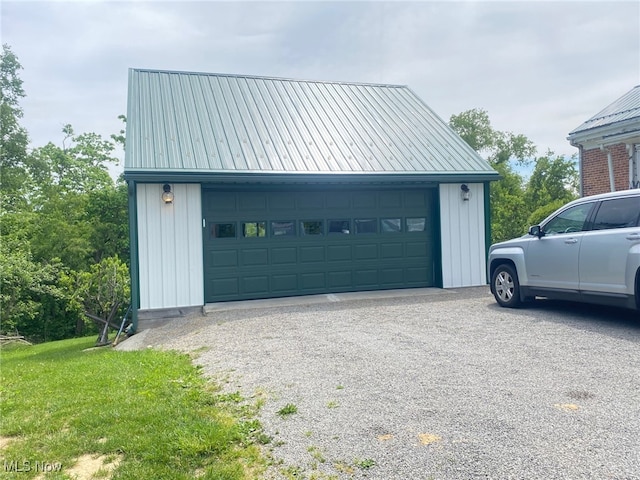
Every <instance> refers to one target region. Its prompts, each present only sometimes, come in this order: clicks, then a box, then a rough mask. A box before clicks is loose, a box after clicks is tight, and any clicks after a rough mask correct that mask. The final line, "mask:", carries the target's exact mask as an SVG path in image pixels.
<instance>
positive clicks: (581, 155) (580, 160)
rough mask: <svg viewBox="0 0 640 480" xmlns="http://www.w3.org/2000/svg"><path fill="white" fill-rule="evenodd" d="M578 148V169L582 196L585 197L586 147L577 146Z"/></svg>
mask: <svg viewBox="0 0 640 480" xmlns="http://www.w3.org/2000/svg"><path fill="white" fill-rule="evenodd" d="M575 146H577V147H578V168H579V169H580V196H581V197H584V175H583V173H582V172H583V171H584V165H583V163H584V147H583V146H582V145H575Z"/></svg>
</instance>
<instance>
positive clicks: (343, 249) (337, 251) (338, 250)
mask: <svg viewBox="0 0 640 480" xmlns="http://www.w3.org/2000/svg"><path fill="white" fill-rule="evenodd" d="M327 260H329V261H330V262H350V261H351V245H327Z"/></svg>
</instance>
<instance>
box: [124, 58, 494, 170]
mask: <svg viewBox="0 0 640 480" xmlns="http://www.w3.org/2000/svg"><path fill="white" fill-rule="evenodd" d="M141 171H166V172H192V173H197V172H207V173H211V172H221V173H223V172H227V173H228V172H236V173H237V172H244V173H250V172H260V173H473V174H478V173H480V174H488V175H490V176H497V175H496V172H495V171H494V170H493V169H492V168H491V167H490V165H489V164H488V163H487V162H486V161H485V160H484V159H482V158H481V157H480V156H479V155H478V154H477V153H476V152H475V151H474V150H473V149H471V147H469V146H468V145H467V144H466V143H465V142H464V141H463V140H462V139H461V138H460V137H459V136H458V135H457V134H456V133H455V132H453V130H451V129H450V128H449V126H448V125H447V124H446V123H445V122H443V121H442V120H441V119H440V118H439V117H438V116H437V115H436V114H435V113H434V112H433V111H432V110H431V109H430V108H429V107H428V106H427V105H426V104H425V103H424V102H422V101H421V100H420V99H419V98H418V97H417V96H416V95H415V94H414V93H413V92H412V91H411V90H410V89H409V88H407V87H406V86H400V85H378V84H365V83H344V82H319V81H300V80H287V79H279V78H267V77H254V76H241V75H224V74H207V73H191V72H172V71H156V70H141V69H131V70H130V71H129V98H128V111H127V142H126V157H125V173H127V172H129V173H132V172H141Z"/></svg>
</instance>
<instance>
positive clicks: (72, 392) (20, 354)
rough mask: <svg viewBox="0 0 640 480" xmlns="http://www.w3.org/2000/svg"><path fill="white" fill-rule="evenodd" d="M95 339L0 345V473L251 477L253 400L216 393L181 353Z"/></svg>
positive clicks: (175, 479) (256, 462)
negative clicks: (128, 348)
mask: <svg viewBox="0 0 640 480" xmlns="http://www.w3.org/2000/svg"><path fill="white" fill-rule="evenodd" d="M94 343H95V337H91V338H80V339H72V340H63V341H59V342H50V343H44V344H40V345H34V346H24V345H21V346H17V345H14V346H10V347H3V349H2V350H1V357H0V377H1V383H0V394H1V397H0V419H1V424H0V462H1V463H0V478H14V479H15V478H21V479H22V478H24V479H28V478H38V479H43V478H46V479H64V478H67V479H70V478H79V479H81V478H87V479H88V478H105V479H108V478H113V479H171V480H179V479H193V478H200V479H229V480H231V479H252V478H256V477H259V476H260V473H261V472H262V471H263V470H264V468H265V465H266V460H265V459H264V457H263V456H262V455H261V454H260V449H259V447H258V445H259V443H260V442H261V441H263V442H266V441H268V439H266V438H265V437H264V435H263V434H262V431H261V428H260V424H259V423H258V421H257V420H256V419H255V414H256V411H257V408H259V405H249V404H247V403H246V402H245V401H244V400H243V399H242V398H241V397H240V395H239V394H222V393H220V389H219V388H218V387H217V386H216V385H213V384H212V383H211V382H209V381H207V380H206V379H204V378H203V376H202V375H201V374H200V372H199V369H198V368H197V367H195V366H194V365H193V364H192V362H191V359H190V358H189V356H187V355H182V354H178V353H175V352H162V351H156V350H151V349H148V350H144V351H136V352H119V351H115V350H113V349H112V348H110V347H103V348H100V349H91V348H90V347H92V346H93V345H94Z"/></svg>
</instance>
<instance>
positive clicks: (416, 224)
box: [406, 217, 427, 232]
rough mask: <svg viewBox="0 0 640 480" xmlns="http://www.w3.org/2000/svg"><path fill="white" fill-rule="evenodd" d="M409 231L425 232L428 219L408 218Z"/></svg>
mask: <svg viewBox="0 0 640 480" xmlns="http://www.w3.org/2000/svg"><path fill="white" fill-rule="evenodd" d="M406 224H407V232H424V231H425V230H426V228H427V219H426V218H424V217H414V218H407V221H406Z"/></svg>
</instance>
